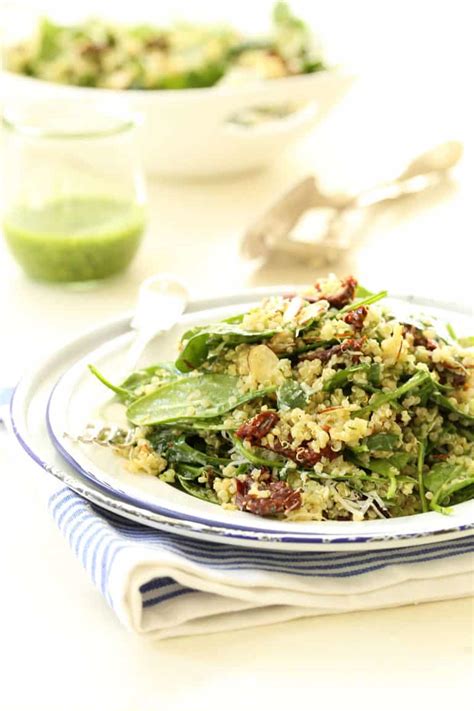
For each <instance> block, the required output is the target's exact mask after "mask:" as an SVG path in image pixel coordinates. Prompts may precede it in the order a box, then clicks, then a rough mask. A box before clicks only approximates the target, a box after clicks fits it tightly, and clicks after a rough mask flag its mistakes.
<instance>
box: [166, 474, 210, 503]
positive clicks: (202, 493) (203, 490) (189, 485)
mask: <svg viewBox="0 0 474 711" xmlns="http://www.w3.org/2000/svg"><path fill="white" fill-rule="evenodd" d="M188 470H189V467H188ZM176 477H177V479H178V481H179V483H180V485H181V487H182V489H183V490H184V491H185V492H186V493H187V494H191V496H194V497H196V498H197V499H202V500H203V501H209V502H210V503H212V504H217V503H219V500H218V498H217V494H216V492H215V491H214V489H209V488H208V487H206V486H200V485H199V484H195V483H194V482H193V481H191V480H190V479H187V478H186V477H185V476H184V474H183V473H181V471H180V472H176Z"/></svg>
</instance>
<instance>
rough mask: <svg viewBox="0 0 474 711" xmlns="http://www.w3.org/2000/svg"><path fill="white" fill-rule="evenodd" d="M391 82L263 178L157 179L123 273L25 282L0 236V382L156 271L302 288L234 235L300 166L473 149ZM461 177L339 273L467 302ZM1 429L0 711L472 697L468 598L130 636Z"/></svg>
mask: <svg viewBox="0 0 474 711" xmlns="http://www.w3.org/2000/svg"><path fill="white" fill-rule="evenodd" d="M366 4H367V3H366ZM402 4H403V3H402ZM375 6H376V4H375V5H374V7H375ZM411 6H412V5H411ZM430 6H431V4H430ZM454 6H456V3H454ZM392 9H393V8H392ZM402 19H403V18H402ZM402 19H400V18H399V21H400V22H402ZM418 19H419V18H418ZM379 20H380V18H379ZM438 20H439V22H441V20H440V19H439V18H438ZM419 26H420V27H421V25H419ZM439 27H440V25H439V24H438V30H439ZM393 77H394V75H392V78H390V77H389V78H388V79H387V80H386V81H381V80H380V76H377V75H376V74H374V75H373V76H372V77H371V78H370V77H369V78H367V79H366V80H365V81H361V82H360V83H359V84H358V85H357V86H356V87H355V88H354V90H353V91H352V92H351V94H350V95H349V96H348V97H347V99H346V100H345V101H344V102H343V104H341V105H340V107H338V108H337V109H336V111H335V113H334V115H333V117H332V118H331V121H328V122H327V123H326V124H324V125H322V126H321V127H320V128H318V129H317V130H316V131H314V133H312V134H311V136H309V138H308V139H306V140H305V142H304V143H302V144H300V145H299V146H298V148H297V149H296V150H295V151H293V153H292V154H291V155H290V156H289V157H287V158H285V159H282V160H281V161H280V162H279V163H278V164H277V165H276V166H275V167H274V168H272V169H271V170H269V171H266V172H262V173H259V174H254V175H251V176H241V177H239V178H233V179H221V180H216V181H209V180H208V181H205V182H186V183H183V182H167V183H165V182H159V181H155V182H154V183H153V184H152V185H151V186H150V202H151V216H150V218H151V219H150V227H149V230H148V232H147V235H146V239H145V241H144V244H143V246H142V249H141V251H140V253H139V256H138V257H137V259H136V261H135V262H134V264H133V266H132V267H131V269H130V270H129V271H128V272H127V273H126V274H125V275H123V276H122V277H120V278H117V279H114V280H111V281H108V282H104V284H103V285H101V286H100V287H97V288H95V289H93V290H90V291H82V292H79V291H73V290H71V289H67V288H64V287H61V286H48V285H43V284H38V283H34V282H31V281H29V280H27V279H26V278H25V277H24V276H23V274H22V273H21V271H20V270H19V268H18V267H17V266H16V265H15V264H14V262H13V261H12V259H11V258H10V256H9V255H8V254H7V252H6V251H5V248H4V246H3V244H2V245H0V328H1V334H2V338H1V343H2V347H1V349H0V367H1V373H2V377H1V379H0V385H4V384H5V385H7V384H10V383H13V382H14V381H15V380H16V379H17V378H18V377H19V376H20V375H21V373H22V372H24V371H25V370H27V369H28V367H29V364H30V363H31V362H34V360H35V359H36V358H38V357H39V356H40V355H41V354H42V353H44V352H46V351H47V350H50V349H52V348H54V347H55V346H56V345H58V344H59V343H62V342H64V341H65V340H67V339H69V338H71V337H73V336H74V335H75V334H76V333H78V332H80V331H82V330H85V329H87V328H88V327H92V326H93V325H95V324H97V323H99V322H100V321H101V320H104V319H106V318H108V317H111V316H114V315H117V314H118V313H119V312H121V311H122V310H126V309H129V308H131V307H132V305H133V302H134V298H135V294H136V290H137V286H138V284H139V283H140V281H141V280H142V279H143V278H145V277H146V276H148V275H150V274H152V273H154V272H156V271H163V270H164V271H173V272H175V273H177V274H178V275H179V276H181V277H182V278H183V279H185V280H186V281H187V283H188V284H189V286H190V288H191V291H192V293H193V294H194V295H196V296H202V295H205V294H218V293H223V292H224V291H226V292H229V291H232V290H235V289H240V288H242V287H245V286H254V285H265V284H273V283H283V282H286V283H289V282H301V283H303V282H306V281H309V280H314V279H315V277H316V276H317V273H318V271H319V273H320V272H321V271H322V270H314V269H312V268H311V267H310V266H308V265H307V264H306V265H305V264H290V263H288V261H287V260H286V261H280V262H275V261H273V262H271V263H268V264H265V265H260V266H256V265H251V264H248V263H246V262H244V261H243V260H242V259H241V258H240V257H239V253H238V243H239V239H240V236H241V234H242V231H243V229H244V228H245V226H246V225H247V224H248V223H249V221H251V220H252V219H253V218H254V217H255V216H256V215H257V214H259V213H260V212H261V211H262V209H263V208H264V207H265V206H266V205H268V204H269V203H270V202H271V201H272V200H273V199H274V197H275V196H276V195H277V194H278V193H279V192H281V191H282V190H284V189H285V188H286V187H287V186H288V185H290V184H291V183H292V182H294V181H296V180H297V179H298V178H299V177H302V176H304V175H305V174H307V173H317V174H318V175H320V176H321V177H322V178H323V180H324V182H325V183H326V184H327V185H330V186H333V187H337V188H343V187H348V186H354V185H359V186H360V185H363V184H364V185H368V184H370V182H371V181H372V180H376V179H379V178H381V177H390V174H391V171H396V170H397V169H398V168H401V167H402V166H403V163H404V162H405V161H407V160H409V159H410V158H411V157H412V155H413V154H414V153H416V152H417V151H418V150H423V149H424V148H426V147H428V146H429V145H430V143H432V142H436V141H438V140H444V139H446V138H450V137H458V136H460V137H461V139H463V140H465V141H466V148H467V149H469V140H470V139H471V138H472V134H470V133H469V131H468V128H469V126H468V124H469V122H468V120H467V118H466V116H465V110H466V109H467V103H465V102H463V101H462V100H461V97H458V99H459V102H458V103H457V104H456V103H454V104H453V98H452V91H453V87H452V85H450V84H449V82H448V80H447V76H445V75H442V76H441V81H443V82H444V84H443V92H444V95H446V92H447V94H449V97H450V103H449V106H450V108H449V110H447V109H446V103H444V102H441V103H440V101H439V85H438V88H436V87H435V82H434V80H433V79H432V78H431V81H427V82H426V83H425V84H424V85H423V86H424V91H425V94H424V96H423V101H421V102H420V101H418V100H417V99H418V98H419V90H420V89H419V86H420V85H419V83H418V80H417V78H416V77H415V78H414V79H413V80H412V82H411V83H410V82H408V83H407V81H406V77H405V78H404V81H403V82H399V83H397V82H393V83H392V79H393ZM441 104H442V105H441ZM413 107H414V108H413ZM460 117H461V118H463V120H460ZM473 174H474V170H473V166H472V163H471V162H470V160H469V151H468V154H467V156H466V159H465V160H464V162H463V164H462V165H461V166H460V167H459V169H458V170H457V171H456V173H455V174H454V175H453V180H452V182H451V183H450V184H446V185H444V186H442V187H440V188H438V189H436V190H434V191H432V192H431V193H430V194H427V195H420V196H417V197H412V198H408V199H406V201H405V202H404V203H403V204H402V205H399V206H398V207H396V208H395V207H394V208H390V209H388V210H387V211H385V212H384V213H383V214H382V215H380V216H379V218H378V219H377V221H376V222H374V223H373V224H372V225H370V226H369V227H368V228H367V230H366V232H365V233H364V236H363V238H362V239H361V241H360V243H359V244H358V246H357V249H356V250H355V251H354V252H353V253H352V254H351V255H350V256H349V257H348V258H347V260H345V261H344V263H340V264H337V265H335V266H334V271H336V272H337V273H339V274H346V273H348V272H353V273H354V274H356V275H357V276H358V277H359V278H360V280H361V282H362V283H364V284H365V285H367V286H368V287H369V288H372V287H373V288H374V289H377V288H388V289H392V290H394V291H397V292H412V293H416V294H420V295H424V296H435V297H438V298H439V299H443V300H448V301H460V302H465V303H471V304H472V257H473V250H472V234H473V232H472V228H473V219H472V216H471V212H472V209H471V207H470V203H471V204H472V185H473V184H474V183H473V181H472V177H473ZM3 435H4V433H2V435H1V439H0V445H2V446H1V449H0V477H1V482H2V499H3V506H2V515H1V516H0V540H1V541H2V545H1V546H0V570H1V577H2V584H1V585H0V649H2V651H3V653H4V654H3V656H4V659H3V665H2V671H3V673H2V674H1V682H0V709H2V710H3V709H8V711H18V710H20V709H22V710H23V709H38V710H42V709H44V710H45V711H46V710H47V711H60V710H61V711H62V710H63V709H65V708H67V709H68V710H69V711H74V710H75V709H86V708H89V709H101V711H132V710H136V709H140V711H147V710H148V709H157V708H160V709H164V710H166V711H175V710H176V711H178V710H180V711H181V710H184V709H192V710H193V711H201V709H202V711H214V709H216V710H217V709H221V708H222V707H223V706H224V707H225V708H226V709H228V710H229V711H231V710H232V709H237V708H239V709H240V708H242V707H245V706H247V707H248V708H258V707H260V705H262V704H263V703H265V704H266V706H267V707H268V708H273V709H280V708H281V709H283V708H285V709H286V708H288V707H289V706H290V707H291V705H294V704H295V701H296V700H299V699H304V700H305V702H306V705H308V704H309V706H310V707H316V706H320V705H322V706H326V705H327V704H329V703H330V704H331V706H330V707H331V708H336V709H338V708H343V707H345V708H351V709H362V708H363V709H372V708H373V709H375V708H384V709H391V708H399V707H400V704H405V705H406V702H407V699H408V698H409V699H410V706H412V707H415V706H416V705H417V704H418V703H423V704H424V706H425V707H429V708H430V709H442V708H446V706H447V705H448V704H449V705H452V703H453V700H454V699H455V698H456V699H457V698H460V694H461V693H462V695H463V697H467V696H468V694H469V690H471V691H472V690H473V651H472V642H473V631H474V630H473V624H474V610H473V606H472V600H469V599H463V600H457V601H445V602H438V603H432V604H427V605H420V606H418V607H403V608H398V609H391V610H384V611H372V612H364V613H353V614H346V615H337V616H328V617H319V618H314V619H304V620H302V621H296V622H291V623H285V624H279V625H274V626H269V627H262V628H258V629H254V630H246V631H242V632H233V633H232V632H231V633H225V634H216V635H208V636H205V637H195V638H182V639H176V640H169V641H163V642H155V643H153V642H150V641H148V640H146V639H142V638H138V637H134V636H132V635H130V634H129V633H128V632H126V631H125V630H124V629H122V628H121V627H120V625H119V624H118V622H117V621H116V619H115V618H114V616H113V613H112V612H111V611H110V609H109V608H108V607H107V605H106V603H105V602H104V601H103V599H102V598H101V596H100V595H99V593H98V592H97V591H96V590H95V588H94V587H93V586H92V584H91V583H90V582H89V580H88V579H87V577H86V575H85V573H84V572H83V570H82V569H81V567H80V565H79V563H78V562H77V561H76V560H75V558H74V556H73V555H72V554H71V553H70V551H69V549H68V546H67V543H66V542H65V541H64V540H63V539H62V537H61V535H60V534H59V532H58V531H57V530H56V528H55V526H54V524H53V523H52V521H51V520H50V518H49V516H48V514H47V512H46V510H45V505H44V501H43V500H41V498H40V497H38V495H37V493H36V491H35V488H34V486H33V485H32V480H33V478H34V473H33V472H32V471H30V470H27V469H25V468H24V467H20V468H18V467H15V466H14V465H13V459H12V456H11V453H10V452H9V450H8V448H7V447H4V446H3V445H4V444H5V437H4V436H3ZM20 511H21V519H20V517H19V512H20Z"/></svg>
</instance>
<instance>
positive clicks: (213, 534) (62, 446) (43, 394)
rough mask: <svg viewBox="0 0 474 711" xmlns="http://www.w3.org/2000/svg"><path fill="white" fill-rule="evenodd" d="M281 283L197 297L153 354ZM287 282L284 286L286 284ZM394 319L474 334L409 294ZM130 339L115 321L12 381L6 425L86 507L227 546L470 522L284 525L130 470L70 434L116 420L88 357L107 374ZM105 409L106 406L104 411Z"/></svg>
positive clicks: (305, 542)
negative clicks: (414, 317) (433, 320)
mask: <svg viewBox="0 0 474 711" xmlns="http://www.w3.org/2000/svg"><path fill="white" fill-rule="evenodd" d="M287 288H288V287H279V288H278V289H265V290H253V291H252V292H246V293H244V294H237V295H234V296H232V297H227V298H225V299H220V300H217V299H214V300H208V301H206V302H195V303H194V304H193V305H192V306H191V308H189V309H188V312H187V313H186V315H185V316H184V317H183V319H182V321H181V322H180V324H179V325H178V326H176V327H175V328H174V329H173V330H172V331H170V332H168V333H167V334H164V335H163V336H161V337H160V338H159V339H157V341H156V360H157V361H158V360H171V359H174V358H175V357H176V354H177V344H178V340H179V336H180V335H181V333H182V332H183V331H184V330H186V329H187V328H189V327H190V326H192V325H197V324H205V323H209V322H211V321H214V320H218V319H221V318H224V317H225V316H228V315H230V314H235V313H240V312H241V311H243V310H245V309H247V308H248V307H249V305H250V304H252V303H254V302H256V301H258V298H259V297H260V296H262V295H266V294H270V293H280V292H282V291H285V290H286V289H287ZM290 288H291V287H290ZM392 304H393V308H394V309H395V310H396V311H397V313H398V314H399V315H400V316H401V315H403V314H405V315H408V314H413V313H419V312H420V311H423V312H424V313H430V314H433V315H435V316H437V317H439V318H440V319H441V322H450V323H451V324H452V325H453V326H454V327H455V329H456V330H457V331H458V332H459V333H462V334H469V333H470V332H471V333H472V331H473V330H474V326H473V324H472V314H470V315H469V312H466V311H465V312H463V311H462V310H461V309H457V310H453V309H452V308H450V307H441V306H440V305H434V304H433V303H432V302H429V303H427V302H424V303H421V302H420V300H418V301H415V300H414V299H413V298H410V297H409V298H405V299H397V300H393V301H392ZM130 339H131V333H130V330H129V319H128V318H122V319H120V320H118V321H115V322H112V323H109V324H106V325H105V326H103V327H101V328H99V329H96V330H95V331H93V332H91V333H89V334H86V335H84V336H81V337H79V338H78V339H76V340H75V341H74V342H72V343H71V344H69V345H68V346H66V347H65V348H64V349H62V350H61V351H59V352H57V353H56V354H55V355H53V356H51V357H50V358H48V359H47V360H46V361H45V362H44V363H42V364H41V365H40V366H39V367H37V368H36V369H35V371H34V372H33V373H31V374H30V375H29V376H28V377H27V378H25V379H24V380H23V381H22V382H21V383H20V384H19V386H18V388H17V390H16V392H15V395H14V398H13V401H12V409H11V413H12V422H13V427H14V431H15V434H16V436H17V439H18V440H19V442H20V444H21V445H22V447H23V449H24V450H25V451H26V452H27V453H28V454H29V456H30V457H32V458H33V459H34V460H35V461H36V462H37V463H39V464H40V465H41V466H42V467H43V468H44V469H47V470H48V471H49V472H50V473H52V474H53V475H54V476H56V477H57V478H59V479H61V480H62V481H64V482H65V483H66V484H67V485H68V486H70V487H71V488H73V489H74V490H75V491H77V492H78V493H80V494H81V495H82V496H85V497H86V498H88V499H90V500H91V501H93V502H94V503H97V504H98V505H100V506H102V507H104V508H107V509H108V510H110V511H113V512H115V513H117V514H119V515H122V516H125V517H127V518H132V519H134V520H136V521H139V522H142V523H145V524H146V525H150V526H156V527H157V528H171V529H172V530H174V531H175V532H180V533H182V534H184V535H192V536H198V537H204V538H206V539H208V540H209V539H213V540H219V541H220V542H222V541H223V539H224V540H225V541H226V542H228V543H232V544H234V545H251V546H254V547H257V546H258V547H260V546H265V547H271V548H282V547H285V548H291V549H294V550H309V549H314V550H316V549H321V548H325V549H333V550H334V549H335V548H336V549H341V548H344V549H347V548H351V549H360V548H363V549H367V548H373V547H384V548H388V547H400V546H404V545H416V544H417V543H420V544H421V543H426V542H428V540H429V539H431V540H445V539H449V538H454V537H458V536H462V535H466V534H467V533H469V532H470V530H471V529H472V528H473V527H474V502H473V501H470V502H465V503H463V504H459V505H457V506H455V507H453V513H452V514H451V515H449V516H444V515H441V514H438V513H436V512H429V513H425V514H419V515H416V516H409V517H401V518H396V519H380V520H375V521H363V522H349V521H322V522H305V523H298V522H288V521H278V520H275V519H265V518H261V517H256V516H254V515H252V514H250V513H246V512H241V511H228V510H225V509H223V508H221V507H219V506H217V505H215V504H211V503H208V502H205V501H202V500H200V499H196V498H194V497H192V496H190V495H188V494H186V493H184V492H182V491H180V490H178V489H176V488H174V487H172V486H170V485H168V484H165V483H164V482H162V481H160V480H159V479H157V478H156V477H152V476H150V475H145V474H132V473H129V472H128V471H127V470H126V468H125V466H124V460H122V459H121V458H119V457H116V456H115V455H113V453H112V452H111V451H110V450H108V449H107V448H104V447H99V446H98V445H85V444H81V443H79V442H77V441H75V440H74V439H72V438H71V437H70V435H75V434H77V433H80V432H81V431H82V430H83V429H84V426H85V424H87V423H88V422H90V421H91V420H93V419H97V417H98V416H99V415H100V416H103V413H104V411H105V412H106V414H107V417H108V418H110V419H114V420H115V419H117V421H119V418H120V416H121V415H122V413H121V408H120V407H119V406H114V407H112V408H110V407H109V406H108V405H107V403H108V402H109V401H110V398H109V395H110V393H109V392H108V391H107V390H106V389H105V388H104V386H103V385H101V383H99V382H98V381H97V380H96V379H95V378H94V377H93V376H92V375H91V374H90V372H89V371H88V369H87V364H88V363H93V364H94V365H96V366H97V367H98V368H99V370H101V371H102V372H103V373H104V374H106V375H107V376H108V377H110V379H111V380H114V376H118V374H119V373H120V369H121V363H122V359H123V356H124V353H125V351H126V349H127V346H128V344H129V342H130ZM104 408H105V410H104Z"/></svg>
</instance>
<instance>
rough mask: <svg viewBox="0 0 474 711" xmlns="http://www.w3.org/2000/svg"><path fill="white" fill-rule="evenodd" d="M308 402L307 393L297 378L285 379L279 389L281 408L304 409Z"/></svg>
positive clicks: (278, 398)
mask: <svg viewBox="0 0 474 711" xmlns="http://www.w3.org/2000/svg"><path fill="white" fill-rule="evenodd" d="M307 403H308V398H307V395H306V393H305V391H304V390H303V388H302V387H301V385H300V384H299V383H298V382H297V381H296V380H291V379H287V380H285V381H284V382H283V383H282V384H281V385H280V387H279V388H278V390H277V406H278V409H279V410H293V409H294V408H295V407H299V408H301V409H303V408H304V407H306V405H307Z"/></svg>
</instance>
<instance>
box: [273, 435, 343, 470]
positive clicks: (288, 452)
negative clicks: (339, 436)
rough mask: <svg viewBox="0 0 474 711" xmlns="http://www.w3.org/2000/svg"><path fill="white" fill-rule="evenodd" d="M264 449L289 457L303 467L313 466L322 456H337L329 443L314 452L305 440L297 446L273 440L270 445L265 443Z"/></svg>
mask: <svg viewBox="0 0 474 711" xmlns="http://www.w3.org/2000/svg"><path fill="white" fill-rule="evenodd" d="M265 449H269V450H270V451H272V452H275V453H276V454H282V455H283V456H284V457H286V458H287V459H291V460H292V461H293V462H296V464H299V465H300V466H302V467H305V468H311V467H314V465H315V464H317V463H318V462H320V461H321V459H322V458H323V457H327V458H328V459H335V458H336V457H337V456H338V453H337V452H334V451H333V450H332V449H331V447H329V445H328V446H326V447H324V448H323V449H321V450H320V451H319V452H315V451H314V449H312V448H311V447H310V446H309V444H308V443H306V442H304V443H303V444H301V445H300V446H299V447H291V445H290V444H288V445H287V446H284V445H283V444H282V443H281V442H280V441H279V440H274V442H273V444H272V446H271V447H270V446H269V445H267V446H266V447H265Z"/></svg>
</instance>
